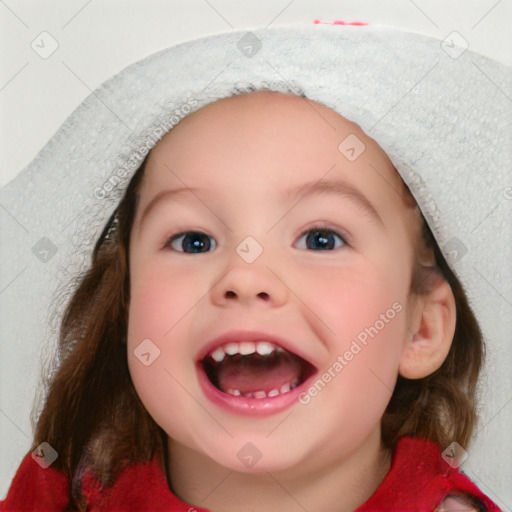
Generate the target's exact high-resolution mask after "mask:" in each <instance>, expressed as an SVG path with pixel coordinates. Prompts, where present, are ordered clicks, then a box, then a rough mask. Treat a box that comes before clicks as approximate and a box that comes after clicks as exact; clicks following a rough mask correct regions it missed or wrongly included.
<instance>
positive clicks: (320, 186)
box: [139, 181, 384, 228]
mask: <svg viewBox="0 0 512 512" xmlns="http://www.w3.org/2000/svg"><path fill="white" fill-rule="evenodd" d="M200 190H201V189H198V188H194V187H182V188H178V189H173V190H162V191H160V192H158V194H156V195H155V196H154V197H153V199H151V201H150V202H149V203H148V205H147V206H146V208H145V209H144V211H143V212H142V215H141V219H140V223H139V228H141V227H142V224H143V221H144V219H145V218H146V217H147V216H148V215H149V214H150V212H151V211H152V210H153V209H154V208H155V206H156V205H157V204H158V203H160V202H162V201H171V200H173V199H175V198H177V197H179V196H182V195H184V194H190V193H194V194H195V193H196V192H199V191H200ZM314 195H336V196H340V197H343V198H345V199H349V200H351V201H352V202H353V203H355V204H356V205H357V206H358V207H359V208H360V209H361V211H362V212H363V213H365V214H367V215H368V216H369V217H370V218H371V219H372V220H375V221H377V222H378V223H379V224H381V225H382V226H384V223H383V221H382V218H381V217H380V215H379V213H378V212H377V210H376V209H375V207H374V206H373V204H372V203H371V202H370V201H369V200H368V198H367V197H366V196H365V195H364V194H363V193H362V192H361V191H360V190H358V189H357V188H355V187H354V186H352V185H351V184H349V183H347V182H345V181H308V182H306V183H303V184H301V185H299V186H298V187H293V188H289V189H286V190H285V191H284V198H285V200H286V201H288V202H289V201H294V200H297V199H298V198H299V196H300V199H298V201H297V202H299V201H301V200H302V199H304V198H306V197H310V196H314ZM295 204H296V203H295Z"/></svg>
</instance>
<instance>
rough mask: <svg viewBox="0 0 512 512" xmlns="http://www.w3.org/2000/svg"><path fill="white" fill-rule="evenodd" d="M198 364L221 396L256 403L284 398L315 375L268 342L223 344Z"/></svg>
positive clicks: (295, 357) (306, 364)
mask: <svg viewBox="0 0 512 512" xmlns="http://www.w3.org/2000/svg"><path fill="white" fill-rule="evenodd" d="M200 364H201V366H202V368H203V370H204V372H205V374H206V376H207V377H208V379H209V381H210V383H211V384H212V385H213V386H214V387H215V388H217V389H218V390H219V391H221V392H222V393H225V394H227V395H232V396H234V397H246V398H250V399H251V398H252V399H256V400H262V399H266V398H274V397H278V396H280V395H285V394H287V393H289V392H290V391H291V390H293V389H294V388H296V387H298V386H300V385H301V384H302V383H303V382H304V381H306V380H307V379H308V378H309V377H310V376H311V375H313V374H314V373H315V372H316V368H315V367H314V366H313V365H312V364H311V363H309V362H308V361H306V360H304V359H303V358H301V357H300V356H298V355H296V354H293V353H291V352H289V351H288V350H286V349H284V348H282V347H280V346H278V345H275V344H274V343H272V342H268V341H256V342H252V341H244V342H240V343H233V342H231V343H226V344H224V345H221V346H218V347H216V348H215V350H213V351H211V352H210V353H208V354H207V355H206V356H205V357H204V358H203V359H202V360H201V361H200Z"/></svg>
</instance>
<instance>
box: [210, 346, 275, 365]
mask: <svg viewBox="0 0 512 512" xmlns="http://www.w3.org/2000/svg"><path fill="white" fill-rule="evenodd" d="M274 351H276V352H277V353H279V352H282V351H283V349H282V348H281V347H278V346H276V345H274V344H273V343H270V342H268V341H257V342H253V341H242V342H241V343H233V342H232V343H226V345H222V346H219V347H217V348H216V349H215V350H214V351H213V352H212V353H211V357H212V358H213V359H214V360H215V361H217V362H218V363H220V362H221V361H222V360H223V359H224V357H225V356H226V354H228V355H230V356H234V355H235V354H240V355H242V356H247V355H250V354H254V353H255V352H257V353H258V354H260V355H261V356H268V355H269V354H271V353H272V352H274Z"/></svg>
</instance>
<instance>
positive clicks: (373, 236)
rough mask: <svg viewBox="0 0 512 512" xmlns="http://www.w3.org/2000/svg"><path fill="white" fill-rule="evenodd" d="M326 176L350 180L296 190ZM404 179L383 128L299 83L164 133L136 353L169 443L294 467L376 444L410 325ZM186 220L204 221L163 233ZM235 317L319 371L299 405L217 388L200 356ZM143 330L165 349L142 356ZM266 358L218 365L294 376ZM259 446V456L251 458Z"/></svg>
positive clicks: (140, 228)
mask: <svg viewBox="0 0 512 512" xmlns="http://www.w3.org/2000/svg"><path fill="white" fill-rule="evenodd" d="M354 135H356V136H357V137H358V138H359V139H360V141H363V142H364V144H365V145H366V149H365V150H364V152H363V153H362V154H360V156H358V157H357V158H356V159H355V160H354V161H349V159H347V157H346V156H345V154H344V153H342V152H341V151H340V150H339V149H338V146H339V145H340V143H341V142H342V141H343V140H344V139H345V138H346V137H347V136H350V137H354ZM350 140H351V139H348V141H349V142H350ZM352 143H353V141H352ZM351 146H352V144H347V147H348V148H350V147H351ZM354 147H355V152H354V154H355V155H356V156H357V153H356V152H357V151H358V150H359V148H358V147H357V146H354ZM351 153H352V152H351V151H350V149H349V150H348V152H347V153H346V154H348V155H349V156H350V157H351V158H352V154H351ZM352 159H353V158H352ZM319 181H320V182H321V184H326V183H335V182H336V183H344V184H345V188H344V189H343V190H345V193H341V194H337V193H335V192H331V193H326V192H323V193H315V191H314V189H312V188H311V186H306V188H305V189H304V190H302V191H301V192H300V193H299V194H298V195H296V196H293V195H288V194H287V191H288V190H290V189H291V190H293V189H296V188H298V187H302V186H304V184H305V183H317V182H319ZM189 187H190V189H193V192H192V191H190V190H186V191H184V192H181V193H180V194H179V195H175V196H173V197H171V196H166V197H165V198H163V199H161V200H160V201H159V202H157V203H155V204H153V207H152V208H151V211H150V213H148V214H147V216H145V218H144V220H143V222H141V220H142V217H143V212H144V211H145V210H146V208H147V206H148V205H149V204H150V203H151V201H152V200H153V198H154V197H155V196H156V195H157V194H159V193H161V192H162V191H164V190H172V189H183V188H185V189H188V188H189ZM340 190H341V187H340ZM347 190H354V191H358V192H357V194H358V196H355V195H352V194H351V193H346V191H347ZM401 190H402V189H401V183H400V178H399V176H398V174H397V173H396V171H395V170H394V168H393V166H392V165H391V163H390V161H389V160H388V158H387V156H386V155H385V153H384V152H383V151H382V150H381V149H380V147H379V146H377V145H376V143H375V142H374V141H373V140H371V139H369V138H368V137H367V136H366V135H365V134H364V133H363V132H362V131H361V130H360V129H359V128H358V127H357V126H355V125H353V124H352V123H350V122H348V121H347V120H346V119H344V118H342V117H341V116H339V115H338V114H336V113H335V112H333V111H331V110H329V109H327V108H325V107H323V106H321V105H319V104H317V103H314V102H306V101H305V100H304V99H301V98H299V97H295V96H285V95H281V94H276V93H256V94H251V95H247V96H238V97H234V98H230V99H228V100H223V101H220V102H217V103H215V104H211V105H210V106H208V107H206V108H204V109H202V110H200V111H198V112H197V113H195V114H193V115H191V116H190V117H188V118H187V119H185V120H184V121H183V122H182V123H181V124H179V125H178V126H177V127H176V128H174V129H173V130H172V131H171V133H170V134H168V135H167V136H166V137H165V138H164V139H162V140H161V141H160V143H159V144H158V145H157V146H156V147H155V149H154V150H153V151H152V154H151V156H150V158H149V161H148V164H147V167H146V170H145V179H144V182H143V186H142V189H141V196H140V203H139V206H138V208H137V212H136V218H135V222H134V226H133V230H132V233H131V245H130V280H131V299H130V314H129V329H128V362H129V368H130V373H131V376H132V379H133V382H134V385H135V388H136V390H137V393H138V394H139V396H140V398H141V400H142V402H143V404H144V406H145V407H146V408H147V410H148V412H149V414H150V415H151V416H152V417H153V418H154V420H155V421H156V422H157V423H158V425H160V426H161V427H162V428H163V429H164V430H165V431H166V432H167V434H168V435H169V437H170V441H171V444H170V446H171V448H172V449H173V450H174V453H184V452H186V451H187V449H186V447H188V448H192V449H193V450H195V451H197V452H199V454H200V456H204V455H206V456H207V457H209V458H211V459H213V460H214V461H216V462H217V463H219V464H222V465H224V466H227V467H229V468H233V469H237V470H240V471H269V470H273V471H278V470H280V469H286V470H288V471H290V470H293V469H296V470H297V471H300V468H305V467H306V466H304V464H305V463H307V464H308V466H307V467H308V468H310V469H311V468H314V467H320V466H325V465H326V464H329V463H331V462H332V461H335V460H340V458H341V459H342V458H346V457H349V456H350V454H351V453H353V452H354V450H355V448H356V447H362V446H364V444H365V443H368V442H371V443H373V445H375V443H377V442H378V439H379V435H380V420H381V417H382V415H383V412H384V410H385V408H386V405H387V404H388V401H389V399H390V397H391V394H392V390H393V388H394V385H395V381H396V378H397V374H398V367H399V362H400V358H401V355H402V351H403V348H404V344H405V341H406V339H407V338H408V335H409V332H408V316H409V311H410V309H411V308H410V307H409V303H408V292H409V287H410V280H411V273H412V265H413V260H414V243H415V242H414V240H415V229H416V225H415V224H414V223H413V222H412V217H411V210H408V209H407V208H406V207H405V206H404V204H403V202H402V199H401V197H400V193H401ZM363 196H364V197H365V198H366V199H361V198H362V197H363ZM366 201H367V202H368V203H369V204H365V203H366ZM370 205H371V206H370ZM317 224H319V225H321V229H323V230H327V229H329V230H333V231H335V232H337V233H338V234H339V235H341V236H345V239H346V243H344V242H343V240H342V239H340V238H339V236H338V234H336V233H330V232H327V233H326V232H324V231H320V232H318V231H312V232H308V230H310V229H311V228H312V227H313V226H314V225H317ZM184 231H194V232H201V233H204V234H203V235H196V236H195V237H194V236H193V235H190V236H188V237H181V238H177V239H176V240H174V241H172V242H169V243H168V244H167V245H166V240H168V239H169V238H170V237H171V236H172V235H176V234H178V233H181V232H184ZM305 232H307V233H306V234H305V235H304V233H305ZM247 237H251V239H250V241H249V242H247V245H246V243H245V242H244V240H246V238H247ZM242 242H243V243H242ZM164 246H165V247H164ZM260 248H261V249H260ZM244 250H245V252H244ZM257 250H262V253H261V254H260V255H259V256H258V257H256V259H255V260H254V261H252V262H251V261H248V257H255V256H256V255H257V252H256V251H257ZM247 255H248V256H247ZM235 329H236V330H241V329H242V330H261V331H267V332H271V333H273V334H275V335H277V336H279V337H281V338H284V339H285V340H287V343H288V348H289V349H291V351H293V352H295V353H296V354H301V355H302V357H303V358H304V359H306V360H308V361H309V363H310V364H311V365H313V366H314V367H315V369H316V374H315V375H314V376H312V377H311V378H309V379H308V381H307V382H305V383H303V384H301V385H300V386H299V387H297V388H296V389H293V390H291V391H290V393H292V395H289V396H293V397H294V399H293V400H291V401H287V398H286V396H287V395H286V393H283V394H280V395H279V396H277V397H267V398H265V399H262V400H263V401H261V402H259V405H257V406H256V407H255V409H263V412H262V411H261V410H260V411H259V412H257V413H254V411H253V410H252V405H254V404H258V401H259V400H261V399H259V398H255V397H252V398H251V397H243V396H236V397H233V396H232V395H231V394H229V393H227V392H226V393H223V396H224V398H225V399H226V400H225V402H224V403H219V402H217V401H216V400H212V398H211V396H210V394H209V393H208V392H205V388H204V387H203V384H201V383H200V382H201V378H203V380H204V381H207V379H206V378H204V377H205V374H204V373H203V371H202V370H201V363H200V361H198V359H200V358H201V357H202V356H203V355H205V351H206V350H207V349H210V350H213V349H214V348H215V347H214V346H212V345H211V344H210V342H211V341H212V340H214V339H215V338H217V337H218V336H220V335H222V334H224V333H226V332H227V331H232V330H235ZM146 339H149V340H151V343H149V342H145V345H142V347H144V350H142V351H143V352H144V353H148V352H149V354H150V355H149V356H148V355H145V356H142V359H143V360H145V361H146V362H151V361H153V358H154V357H155V354H156V353H155V350H156V347H158V349H159V350H160V355H159V356H158V357H157V358H156V359H154V361H153V362H151V364H148V365H145V364H142V362H141V360H140V359H139V358H138V357H136V355H134V351H135V352H136V353H137V354H139V352H140V351H141V349H138V347H139V345H140V344H141V342H143V340H146ZM354 340H355V341H354ZM152 344H154V345H152ZM155 346H156V347H155ZM263 347H264V348H265V345H263ZM139 355H140V354H139ZM230 357H231V356H228V355H226V356H225V360H224V361H223V364H224V363H226V362H227V361H228V359H229V358H230ZM235 357H237V358H240V356H235ZM279 357H281V356H279ZM255 358H256V356H253V359H255ZM260 359H261V358H260ZM231 361H235V359H231ZM266 368H268V366H264V367H263V369H262V368H260V369H259V370H257V369H255V367H253V366H252V363H251V369H246V368H245V367H244V369H242V368H241V365H240V364H235V363H232V364H231V365H230V366H229V368H227V367H225V369H224V370H222V371H221V370H218V372H217V375H218V376H219V379H220V381H219V382H222V383H223V386H224V388H228V387H230V388H231V392H234V391H233V389H234V387H235V386H236V387H238V388H239V390H240V389H241V390H242V391H243V392H244V394H245V393H250V392H251V391H254V392H256V391H258V390H260V391H261V390H264V389H265V387H266V388H268V387H270V386H277V387H280V384H281V381H282V383H283V385H284V384H285V381H293V380H295V379H296V378H299V377H300V376H298V371H299V370H298V368H299V366H296V365H294V364H291V363H290V364H289V363H286V362H282V363H280V364H277V365H276V366H274V368H273V370H266ZM319 379H320V381H321V384H319V385H317V388H314V386H313V385H314V383H315V382H317V381H318V380H319ZM208 382H209V381H208ZM205 386H206V388H208V386H209V387H210V392H211V391H212V388H213V385H212V384H206V385H205ZM312 386H313V388H312ZM284 389H285V391H286V385H285V386H284ZM318 390H320V391H318ZM225 391H227V389H225ZM267 391H269V389H267ZM315 391H316V392H315ZM217 394H218V395H220V394H222V392H220V391H217ZM263 404H264V406H263ZM244 407H245V410H244ZM246 443H252V445H254V446H255V447H256V448H254V447H253V446H251V445H249V446H245V445H246ZM244 446H245V448H243V447H244ZM242 448H243V449H242ZM241 449H242V452H239V451H240V450H241ZM256 449H257V450H256ZM180 450H182V451H181V452H180ZM244 450H245V451H244ZM246 452H247V453H246ZM259 453H261V459H259V460H258V461H257V463H256V464H255V465H254V466H253V469H250V466H251V464H250V462H249V459H248V458H245V459H244V456H247V454H249V455H252V456H254V457H256V459H257V458H258V457H259V455H258V454H259ZM256 459H254V460H256Z"/></svg>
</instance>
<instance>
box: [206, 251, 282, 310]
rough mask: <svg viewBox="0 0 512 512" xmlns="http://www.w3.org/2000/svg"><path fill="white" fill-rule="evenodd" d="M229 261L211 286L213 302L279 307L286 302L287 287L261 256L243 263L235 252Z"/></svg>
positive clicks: (225, 304)
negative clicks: (226, 267)
mask: <svg viewBox="0 0 512 512" xmlns="http://www.w3.org/2000/svg"><path fill="white" fill-rule="evenodd" d="M236 258H238V259H239V260H240V261H236ZM260 260H261V261H260ZM231 263H232V264H231V265H229V267H228V269H227V271H225V272H224V273H223V275H222V276H221V277H220V278H218V280H217V282H216V283H215V285H214V286H213V288H212V290H211V299H212V301H213V302H214V303H215V304H216V305H219V306H227V305H230V304H234V303H238V304H240V305H243V306H246V307H248V306H252V305H253V304H266V305H268V306H271V307H279V306H281V305H283V304H285V303H286V301H287V300H288V297H289V293H290V290H289V288H288V286H287V283H286V282H285V280H284V279H283V278H282V277H281V276H280V275H279V274H280V272H279V270H278V269H277V268H271V267H270V266H268V265H267V264H266V263H265V261H264V260H263V258H261V257H260V258H259V259H258V260H256V261H255V262H253V263H246V262H245V261H243V260H242V259H241V258H239V256H238V255H236V257H235V258H234V259H233V261H231Z"/></svg>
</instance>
